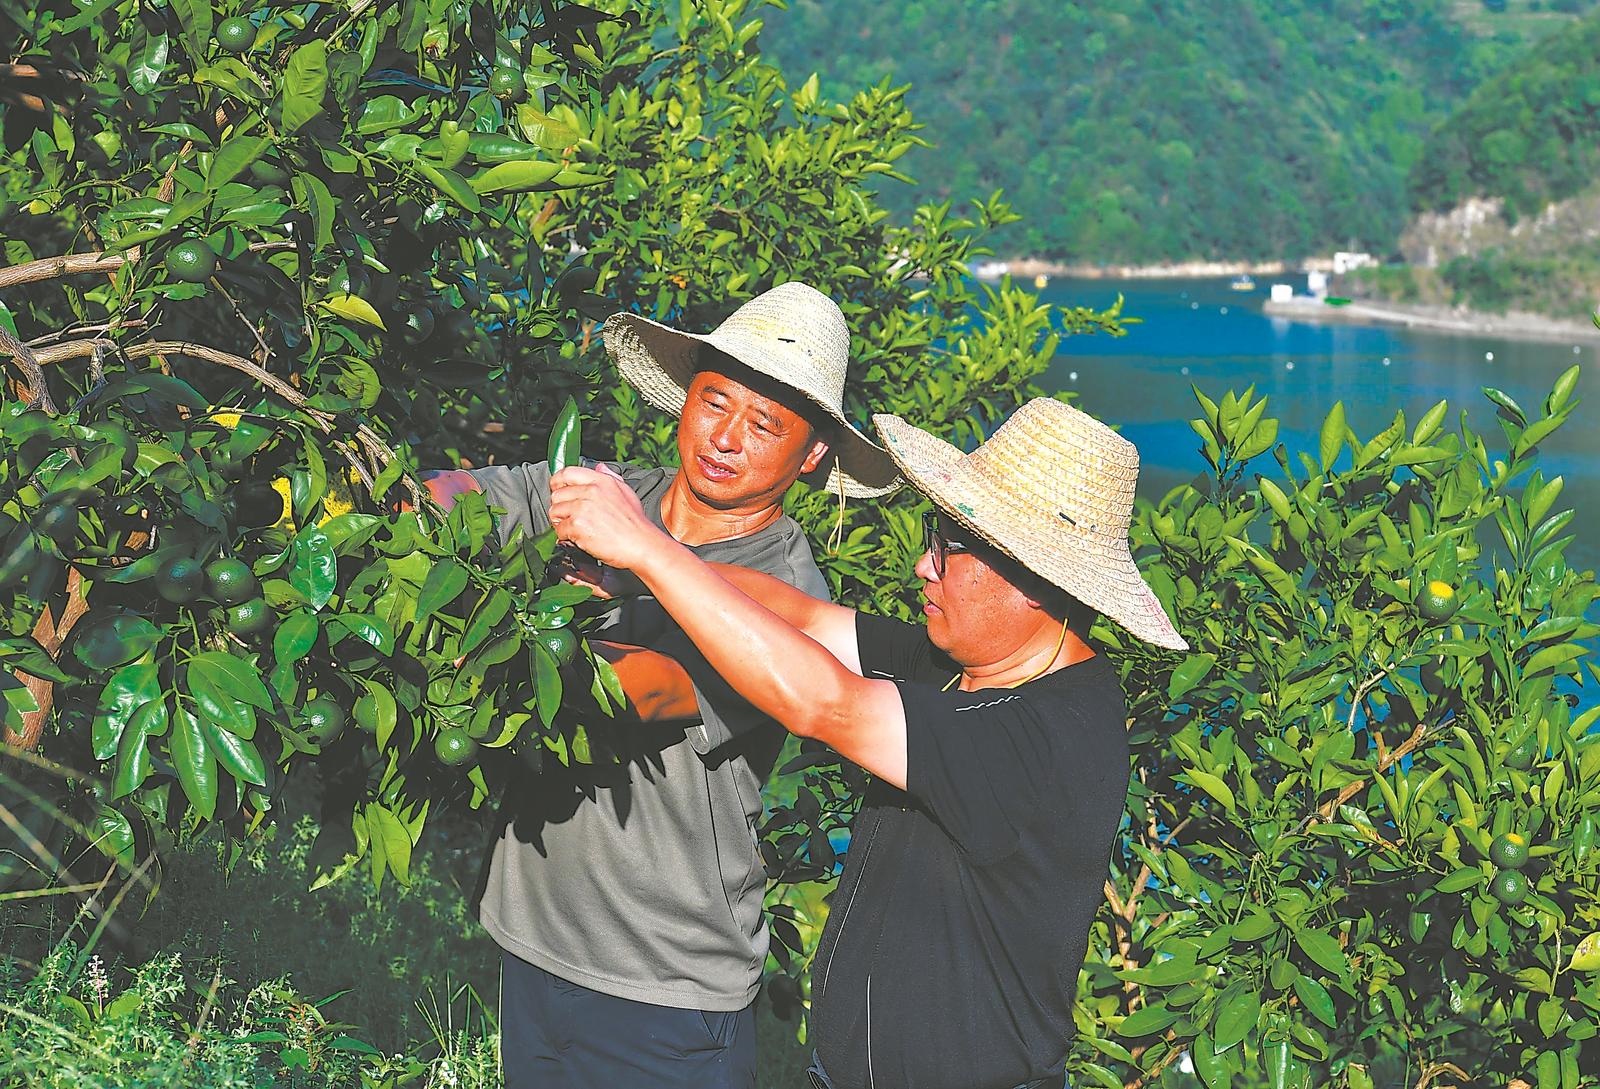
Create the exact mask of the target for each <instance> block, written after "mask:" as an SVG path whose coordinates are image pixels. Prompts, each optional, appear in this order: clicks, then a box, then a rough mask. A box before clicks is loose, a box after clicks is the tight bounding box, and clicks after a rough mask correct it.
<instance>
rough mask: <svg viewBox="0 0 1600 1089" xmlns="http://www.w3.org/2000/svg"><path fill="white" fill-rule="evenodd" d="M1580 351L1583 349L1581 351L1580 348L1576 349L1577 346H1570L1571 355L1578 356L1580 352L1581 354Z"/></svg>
mask: <svg viewBox="0 0 1600 1089" xmlns="http://www.w3.org/2000/svg"><path fill="white" fill-rule="evenodd" d="M1582 351H1583V349H1582V348H1580V347H1578V346H1577V345H1576V344H1574V345H1573V346H1572V354H1573V355H1578V354H1579V353H1580V352H1582Z"/></svg>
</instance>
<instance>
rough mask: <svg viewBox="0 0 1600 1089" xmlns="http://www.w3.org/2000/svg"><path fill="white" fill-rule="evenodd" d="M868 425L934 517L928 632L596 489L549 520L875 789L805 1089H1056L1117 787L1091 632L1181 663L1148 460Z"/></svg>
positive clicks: (818, 991) (1041, 421)
mask: <svg viewBox="0 0 1600 1089" xmlns="http://www.w3.org/2000/svg"><path fill="white" fill-rule="evenodd" d="M875 420H876V423H877V425H878V430H879V433H880V434H881V435H882V436H883V438H884V440H885V443H886V445H887V447H888V449H889V452H890V454H891V455H893V457H894V459H895V461H896V462H897V463H898V464H899V466H900V469H901V472H902V473H903V474H904V476H905V477H906V479H907V480H908V481H909V482H910V483H911V484H912V486H914V487H915V488H917V489H918V490H919V491H921V492H922V493H923V494H924V495H926V496H927V497H928V498H929V499H930V500H932V501H933V505H934V508H935V514H934V515H932V516H930V521H929V524H928V526H927V538H928V540H927V544H928V548H927V552H926V553H925V554H924V555H923V556H922V557H921V559H920V560H919V561H918V563H917V574H918V575H920V576H921V577H922V578H923V579H924V580H925V586H924V588H923V594H924V597H925V598H926V604H925V606H924V612H925V614H926V616H927V624H926V627H923V626H920V625H914V624H905V623H901V622H898V621H892V620H885V619H882V618H878V617H872V616H867V615H865V614H857V613H855V612H853V611H851V610H849V609H844V608H840V607H838V606H835V605H832V604H829V603H827V602H822V601H817V600H815V599H813V598H808V597H806V596H805V595H804V594H801V593H798V592H797V591H795V590H793V589H792V588H789V587H785V586H782V585H780V584H779V583H777V581H776V580H773V579H770V578H767V577H764V576H762V575H760V574H757V573H754V572H748V571H737V570H733V569H730V568H717V567H713V566H710V565H708V564H706V563H704V562H702V561H701V560H700V559H698V558H697V557H695V556H694V555H692V554H691V553H689V552H688V551H687V550H685V549H683V548H680V547H678V546H676V545H674V544H672V542H670V541H668V540H665V539H664V538H663V537H662V535H661V533H660V532H659V531H658V530H657V529H656V528H655V527H654V526H652V525H651V524H650V522H649V521H648V520H647V519H646V518H644V517H643V516H642V515H641V514H640V511H639V507H638V503H637V502H636V501H635V500H634V498H633V497H632V495H631V493H629V492H627V490H626V489H625V488H621V487H619V486H618V481H617V480H616V478H615V476H614V475H613V474H611V473H609V471H607V470H604V469H603V468H602V469H601V470H598V471H597V470H591V469H576V468H575V469H568V470H565V471H563V472H562V473H559V474H557V476H556V478H555V480H554V485H555V489H554V494H553V500H554V501H553V504H552V506H551V520H552V523H553V524H554V525H555V527H556V531H557V534H558V536H559V537H560V538H561V539H562V540H565V541H568V542H571V543H573V544H576V545H577V546H578V547H580V548H583V549H586V550H588V551H589V552H591V553H592V554H593V555H594V556H595V558H597V559H598V560H600V561H601V562H603V563H608V564H612V565H615V566H619V567H626V568H628V569H630V570H632V571H633V572H634V573H635V574H636V575H637V576H639V578H641V579H642V580H643V582H644V584H645V586H647V587H648V588H649V590H650V591H651V592H652V593H654V594H655V595H656V598H657V600H658V601H659V603H660V604H661V605H662V607H664V608H665V609H666V610H667V612H668V613H670V614H671V615H672V616H673V618H674V619H676V620H677V621H678V623H679V624H680V625H681V626H682V627H683V629H684V631H685V632H687V633H688V635H689V637H690V638H691V639H693V640H694V642H695V644H696V645H697V646H698V647H699V648H700V650H701V651H702V652H703V653H704V654H705V656H706V658H707V660H709V662H710V663H711V665H712V666H714V667H715V668H716V670H717V671H718V672H719V673H721V674H722V676H723V677H724V678H725V679H726V680H727V681H728V683H729V684H730V685H732V687H733V688H734V690H735V691H737V692H740V693H741V694H743V695H744V696H745V698H747V699H749V700H750V702H751V703H753V704H754V705H755V706H756V707H757V708H759V709H760V710H762V711H765V712H766V713H767V714H769V715H771V716H773V717H774V718H776V719H777V720H778V721H779V722H781V723H782V724H783V725H784V726H785V727H787V728H788V729H789V730H790V731H792V732H794V733H797V734H800V735H802V736H806V737H814V738H818V739H821V740H823V741H825V742H827V743H828V744H830V745H832V746H833V747H834V748H835V749H836V750H837V751H838V752H839V753H840V754H841V755H843V756H845V757H847V758H848V759H850V760H853V761H855V762H856V763H858V764H860V765H861V766H862V767H863V768H865V769H867V770H868V771H870V772H871V773H872V774H873V776H874V782H873V784H872V786H871V788H870V789H869V791H868V794H867V797H866V799H865V803H864V806H863V808H862V810H861V814H860V816H859V817H858V818H857V819H856V823H855V826H854V829H853V832H852V836H851V846H850V851H849V854H848V856H847V859H846V862H845V872H844V876H843V879H842V881H841V882H840V885H839V888H838V889H837V890H836V891H835V893H834V895H833V898H832V910H831V912H830V915H829V918H828V923H827V927H826V929H825V931H824V933H823V937H822V943H821V946H820V947H819V949H818V951H817V955H816V958H815V959H814V960H813V961H812V968H811V972H812V978H811V983H812V992H811V993H812V1012H811V1039H812V1040H813V1042H814V1045H815V1047H816V1052H817V1061H816V1063H815V1064H814V1065H813V1067H812V1069H811V1071H809V1074H810V1076H811V1079H812V1084H813V1085H814V1086H818V1087H820V1089H829V1087H836V1089H874V1087H876V1089H1011V1087H1014V1086H1027V1087H1033V1086H1046V1085H1049V1086H1059V1085H1061V1084H1062V1080H1063V1079H1062V1064H1063V1061H1064V1059H1065V1057H1066V1054H1067V1051H1068V1041H1069V1039H1070V1037H1071V1035H1072V1003H1073V997H1074V994H1075V992H1076V987H1077V977H1078V971H1079V968H1080V967H1081V965H1082V962H1083V956H1084V952H1085V949H1086V946H1087V940H1088V931H1089V924H1090V921H1091V919H1092V918H1093V916H1094V913H1095V909H1096V907H1097V905H1098V903H1099V901H1100V895H1101V888H1102V885H1103V883H1104V881H1105V874H1106V865H1107V860H1108V856H1109V853H1110V849H1111V845H1112V842H1113V838H1114V837H1115V835H1116V832H1117V827H1118V824H1119V822H1120V820H1121V818H1122V812H1123V803H1124V800H1125V795H1126V791H1127V786H1128V746H1127V740H1126V735H1125V728H1126V727H1125V715H1126V709H1125V706H1124V703H1123V697H1122V693H1121V690H1120V688H1119V685H1118V682H1117V675H1116V672H1115V670H1114V669H1113V668H1112V666H1111V664H1110V663H1109V662H1108V661H1107V660H1106V659H1105V657H1104V655H1102V654H1100V653H1097V652H1096V650H1095V649H1094V647H1093V646H1092V645H1091V644H1090V643H1089V642H1088V639H1087V636H1088V628H1089V624H1090V623H1091V622H1092V620H1093V619H1094V616H1095V614H1096V613H1100V614H1104V615H1105V616H1107V617H1109V618H1111V619H1112V620H1115V621H1116V622H1118V623H1119V624H1121V625H1122V626H1123V627H1124V628H1126V629H1127V630H1128V631H1129V632H1131V633H1132V634H1133V635H1135V636H1138V637H1139V638H1141V639H1144V640H1146V641H1148V642H1151V643H1154V644H1156V645H1158V646H1162V647H1170V648H1173V649H1182V648H1184V647H1185V643H1184V641H1183V639H1182V638H1180V637H1179V635H1178V633H1177V632H1176V631H1175V630H1174V629H1173V627H1172V624H1171V622H1170V621H1169V620H1168V618H1167V616H1166V613H1165V612H1164V611H1163V609H1162V607H1161V605H1160V603H1159V602H1158V601H1157V600H1156V598H1155V595H1154V594H1153V593H1152V592H1151V591H1150V589H1149V588H1148V587H1147V586H1146V585H1145V583H1144V580H1143V579H1142V578H1141V577H1140V575H1139V571H1138V568H1137V567H1136V566H1135V565H1134V562H1133V559H1132V556H1131V554H1130V552H1129V546H1128V523H1129V519H1130V517H1131V513H1132V510H1133V495H1134V483H1135V481H1136V479H1137V476H1138V464H1139V461H1138V451H1137V450H1136V449H1135V448H1134V446H1133V445H1132V444H1131V443H1129V442H1127V441H1126V440H1125V439H1123V438H1121V437H1120V436H1118V435H1117V434H1115V433H1114V432H1112V431H1111V430H1110V429H1109V428H1107V427H1105V426H1104V425H1102V424H1100V423H1098V422H1097V421H1095V420H1093V419H1092V418H1091V417H1089V416H1087V415H1085V414H1084V413H1082V412H1079V411H1078V410H1076V409H1074V408H1071V407H1069V406H1068V405H1065V404H1062V403H1060V402H1058V401H1053V400H1049V399H1043V398H1041V399H1039V400H1035V401H1032V402H1029V403H1028V404H1027V405H1024V406H1023V407H1022V408H1021V409H1019V410H1018V411H1017V412H1016V413H1015V414H1014V415H1013V416H1012V417H1011V418H1010V419H1009V420H1008V421H1007V422H1006V423H1005V424H1004V425H1003V426H1001V427H1000V428H999V430H998V431H996V432H995V434H994V436H993V437H992V438H991V439H989V441H987V442H985V443H983V444H982V445H981V446H979V447H978V448H977V449H976V450H974V451H973V452H972V453H970V454H963V453H962V452H961V451H960V450H959V449H957V448H956V447H954V446H951V445H950V444H948V443H945V442H942V441H940V440H939V439H936V438H934V437H933V436H931V435H928V434H926V433H925V432H922V431H920V430H918V429H916V428H914V427H911V426H910V425H908V424H906V423H904V422H903V421H901V420H900V419H899V418H897V417H894V416H878V417H876V418H875ZM758 602H759V604H758Z"/></svg>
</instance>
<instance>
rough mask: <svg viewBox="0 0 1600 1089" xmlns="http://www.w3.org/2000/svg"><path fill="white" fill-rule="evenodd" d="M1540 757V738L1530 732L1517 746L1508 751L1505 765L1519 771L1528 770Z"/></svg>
mask: <svg viewBox="0 0 1600 1089" xmlns="http://www.w3.org/2000/svg"><path fill="white" fill-rule="evenodd" d="M1538 758H1539V739H1538V738H1537V737H1535V736H1534V735H1533V734H1529V735H1528V736H1527V737H1525V738H1523V739H1522V740H1521V741H1519V742H1517V744H1516V747H1515V748H1513V749H1512V750H1511V751H1510V752H1508V753H1506V759H1505V765H1506V767H1508V768H1515V769H1516V770H1518V771H1527V770H1528V769H1529V768H1531V767H1533V762H1534V761H1535V760H1537V759H1538Z"/></svg>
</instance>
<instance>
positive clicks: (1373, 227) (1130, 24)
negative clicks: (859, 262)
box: [766, 0, 1522, 263]
mask: <svg viewBox="0 0 1600 1089" xmlns="http://www.w3.org/2000/svg"><path fill="white" fill-rule="evenodd" d="M1475 6H1476V5H1474V4H1452V3H1447V2H1443V0H1403V2H1393V0H1340V2H1338V3H1332V4H1329V3H1305V2H1291V3H1247V4H1236V5H1233V6H1231V7H1229V8H1228V9H1227V10H1226V12H1220V11H1218V9H1217V8H1216V7H1215V6H1214V5H1208V4H1196V3H1176V4H1174V3H1152V2H1150V0H1116V2H1113V3H1102V4H1095V5H1082V4H1060V3H1051V2H1049V0H1007V2H1004V3H977V2H965V0H907V2H904V3H895V4H874V5H865V6H863V7H862V8H861V9H860V10H859V11H854V12H852V13H851V17H850V18H848V19H844V18H840V17H839V12H838V9H837V8H836V7H835V6H834V5H832V4H827V3H822V2H819V0H796V2H795V3H794V4H793V5H792V6H791V8H790V10H789V11H788V12H787V13H786V14H784V15H781V16H775V17H774V18H773V28H772V31H771V32H770V33H769V34H768V35H767V36H766V37H767V40H768V47H769V48H770V49H772V50H773V52H774V53H775V55H776V56H778V58H779V59H780V61H781V62H782V63H783V65H784V66H785V67H786V68H788V69H789V70H790V71H792V72H794V73H796V74H797V75H798V74H803V73H805V72H809V71H811V70H813V69H818V70H821V71H823V72H824V73H825V75H826V77H827V78H829V79H832V80H838V81H842V82H844V84H845V85H847V86H848V85H852V84H854V85H865V84H869V83H873V82H875V81H878V80H881V79H887V80H889V81H890V82H892V83H894V84H903V83H909V84H910V85H911V88H912V89H911V92H910V96H911V102H912V105H913V106H914V108H915V109H916V111H917V114H918V116H919V117H920V118H921V119H922V120H923V121H924V122H925V123H926V124H927V128H926V129H925V130H924V132H923V133H922V136H923V137H924V138H925V139H927V140H928V142H929V143H930V144H931V145H932V148H931V149H930V150H926V151H916V152H913V153H911V154H910V155H908V156H907V158H906V164H907V167H906V169H907V170H909V171H910V172H911V173H913V174H915V175H916V176H917V177H919V178H921V179H922V180H923V182H924V184H925V185H926V186H927V187H928V189H929V191H930V192H931V193H932V194H933V195H935V196H936V197H938V198H940V199H943V198H944V197H946V196H948V195H950V194H960V193H963V192H970V191H972V190H974V189H980V190H981V189H989V188H994V187H1003V188H1004V189H1005V191H1006V193H1007V195H1008V196H1009V197H1010V199H1011V200H1012V201H1013V202H1014V203H1015V205H1016V207H1017V209H1018V211H1019V212H1021V214H1022V215H1023V217H1024V218H1023V220H1022V222H1021V223H1019V224H1017V225H1016V226H1015V227H1014V228H1012V229H1010V230H1009V231H1008V232H1007V233H1006V235H1005V236H1004V238H1005V242H1004V245H1005V249H1006V250H1007V251H1009V252H1010V253H1012V254H1016V253H1030V254H1039V255H1044V256H1052V257H1064V258H1068V259H1071V260H1075V261H1082V262H1087V263H1115V262H1154V261H1164V260H1179V259H1184V258H1217V257H1223V258H1234V259H1243V258H1290V259H1293V258H1298V257H1300V256H1303V255H1305V254H1308V253H1314V252H1319V251H1323V252H1325V251H1329V250H1333V249H1345V248H1352V247H1354V248H1364V249H1371V250H1375V251H1378V252H1385V251H1387V250H1389V249H1391V248H1392V246H1393V243H1394V240H1395V239H1396V238H1397V237H1398V235H1399V233H1400V230H1401V228H1402V227H1403V226H1404V224H1405V216H1406V214H1407V210H1408V208H1407V200H1406V174H1407V171H1408V170H1409V169H1411V167H1412V166H1413V164H1415V163H1418V162H1419V157H1420V156H1422V152H1423V146H1424V142H1425V141H1426V139H1427V137H1428V133H1429V131H1430V129H1431V128H1432V127H1433V126H1434V125H1435V124H1437V123H1438V122H1439V121H1440V120H1442V119H1443V118H1444V117H1445V116H1446V115H1447V114H1448V112H1449V110H1450V109H1452V108H1453V107H1454V106H1455V105H1457V104H1459V103H1460V102H1461V101H1462V99H1463V98H1465V96H1466V95H1467V94H1468V93H1469V92H1470V91H1472V90H1473V88H1475V87H1476V86H1477V85H1478V84H1479V83H1480V82H1481V81H1482V80H1483V79H1484V78H1485V77H1486V76H1488V75H1490V74H1491V73H1492V72H1493V71H1495V70H1497V69H1498V68H1499V67H1500V66H1501V65H1503V64H1504V63H1506V62H1507V61H1509V60H1510V59H1511V58H1512V57H1513V56H1515V55H1517V54H1518V53H1519V52H1520V51H1521V48H1522V42H1521V38H1520V37H1519V36H1517V35H1515V34H1512V33H1509V32H1507V31H1506V30H1505V29H1504V28H1503V27H1502V26H1501V25H1500V23H1499V22H1498V21H1497V20H1495V19H1493V18H1492V17H1484V16H1485V15H1486V13H1482V12H1479V13H1478V14H1479V16H1480V17H1479V18H1473V19H1471V20H1470V21H1464V15H1470V14H1471V11H1470V9H1472V8H1473V7H1475ZM919 199H926V198H925V197H919V196H918V195H917V194H915V193H914V192H906V191H899V190H896V189H894V188H892V187H889V188H886V192H885V200H886V202H887V203H888V204H889V206H890V207H893V208H903V207H905V206H906V205H908V204H910V203H911V202H913V201H916V200H919Z"/></svg>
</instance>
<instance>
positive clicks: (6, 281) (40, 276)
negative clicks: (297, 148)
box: [0, 242, 294, 290]
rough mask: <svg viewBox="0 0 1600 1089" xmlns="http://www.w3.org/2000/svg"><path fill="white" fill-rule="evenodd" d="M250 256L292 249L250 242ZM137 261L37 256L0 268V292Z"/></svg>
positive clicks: (115, 256)
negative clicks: (33, 258)
mask: <svg viewBox="0 0 1600 1089" xmlns="http://www.w3.org/2000/svg"><path fill="white" fill-rule="evenodd" d="M249 249H250V252H251V253H273V252H276V251H278V250H291V249H294V243H293V242H252V243H250V247H249ZM138 259H139V250H138V249H137V248H135V249H132V250H129V251H128V252H127V253H64V254H61V255H59V256H56V257H41V258H39V259H38V260H37V261H29V262H27V263H26V264H21V265H12V266H11V267H10V268H0V290H3V289H5V288H8V287H16V286H17V285H18V284H32V283H37V282H38V281H40V280H55V279H59V278H60V277H62V276H78V275H82V274H83V273H86V272H115V271H116V270H117V269H119V268H121V267H122V266H123V265H126V264H127V263H128V262H130V261H136V260H138Z"/></svg>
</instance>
